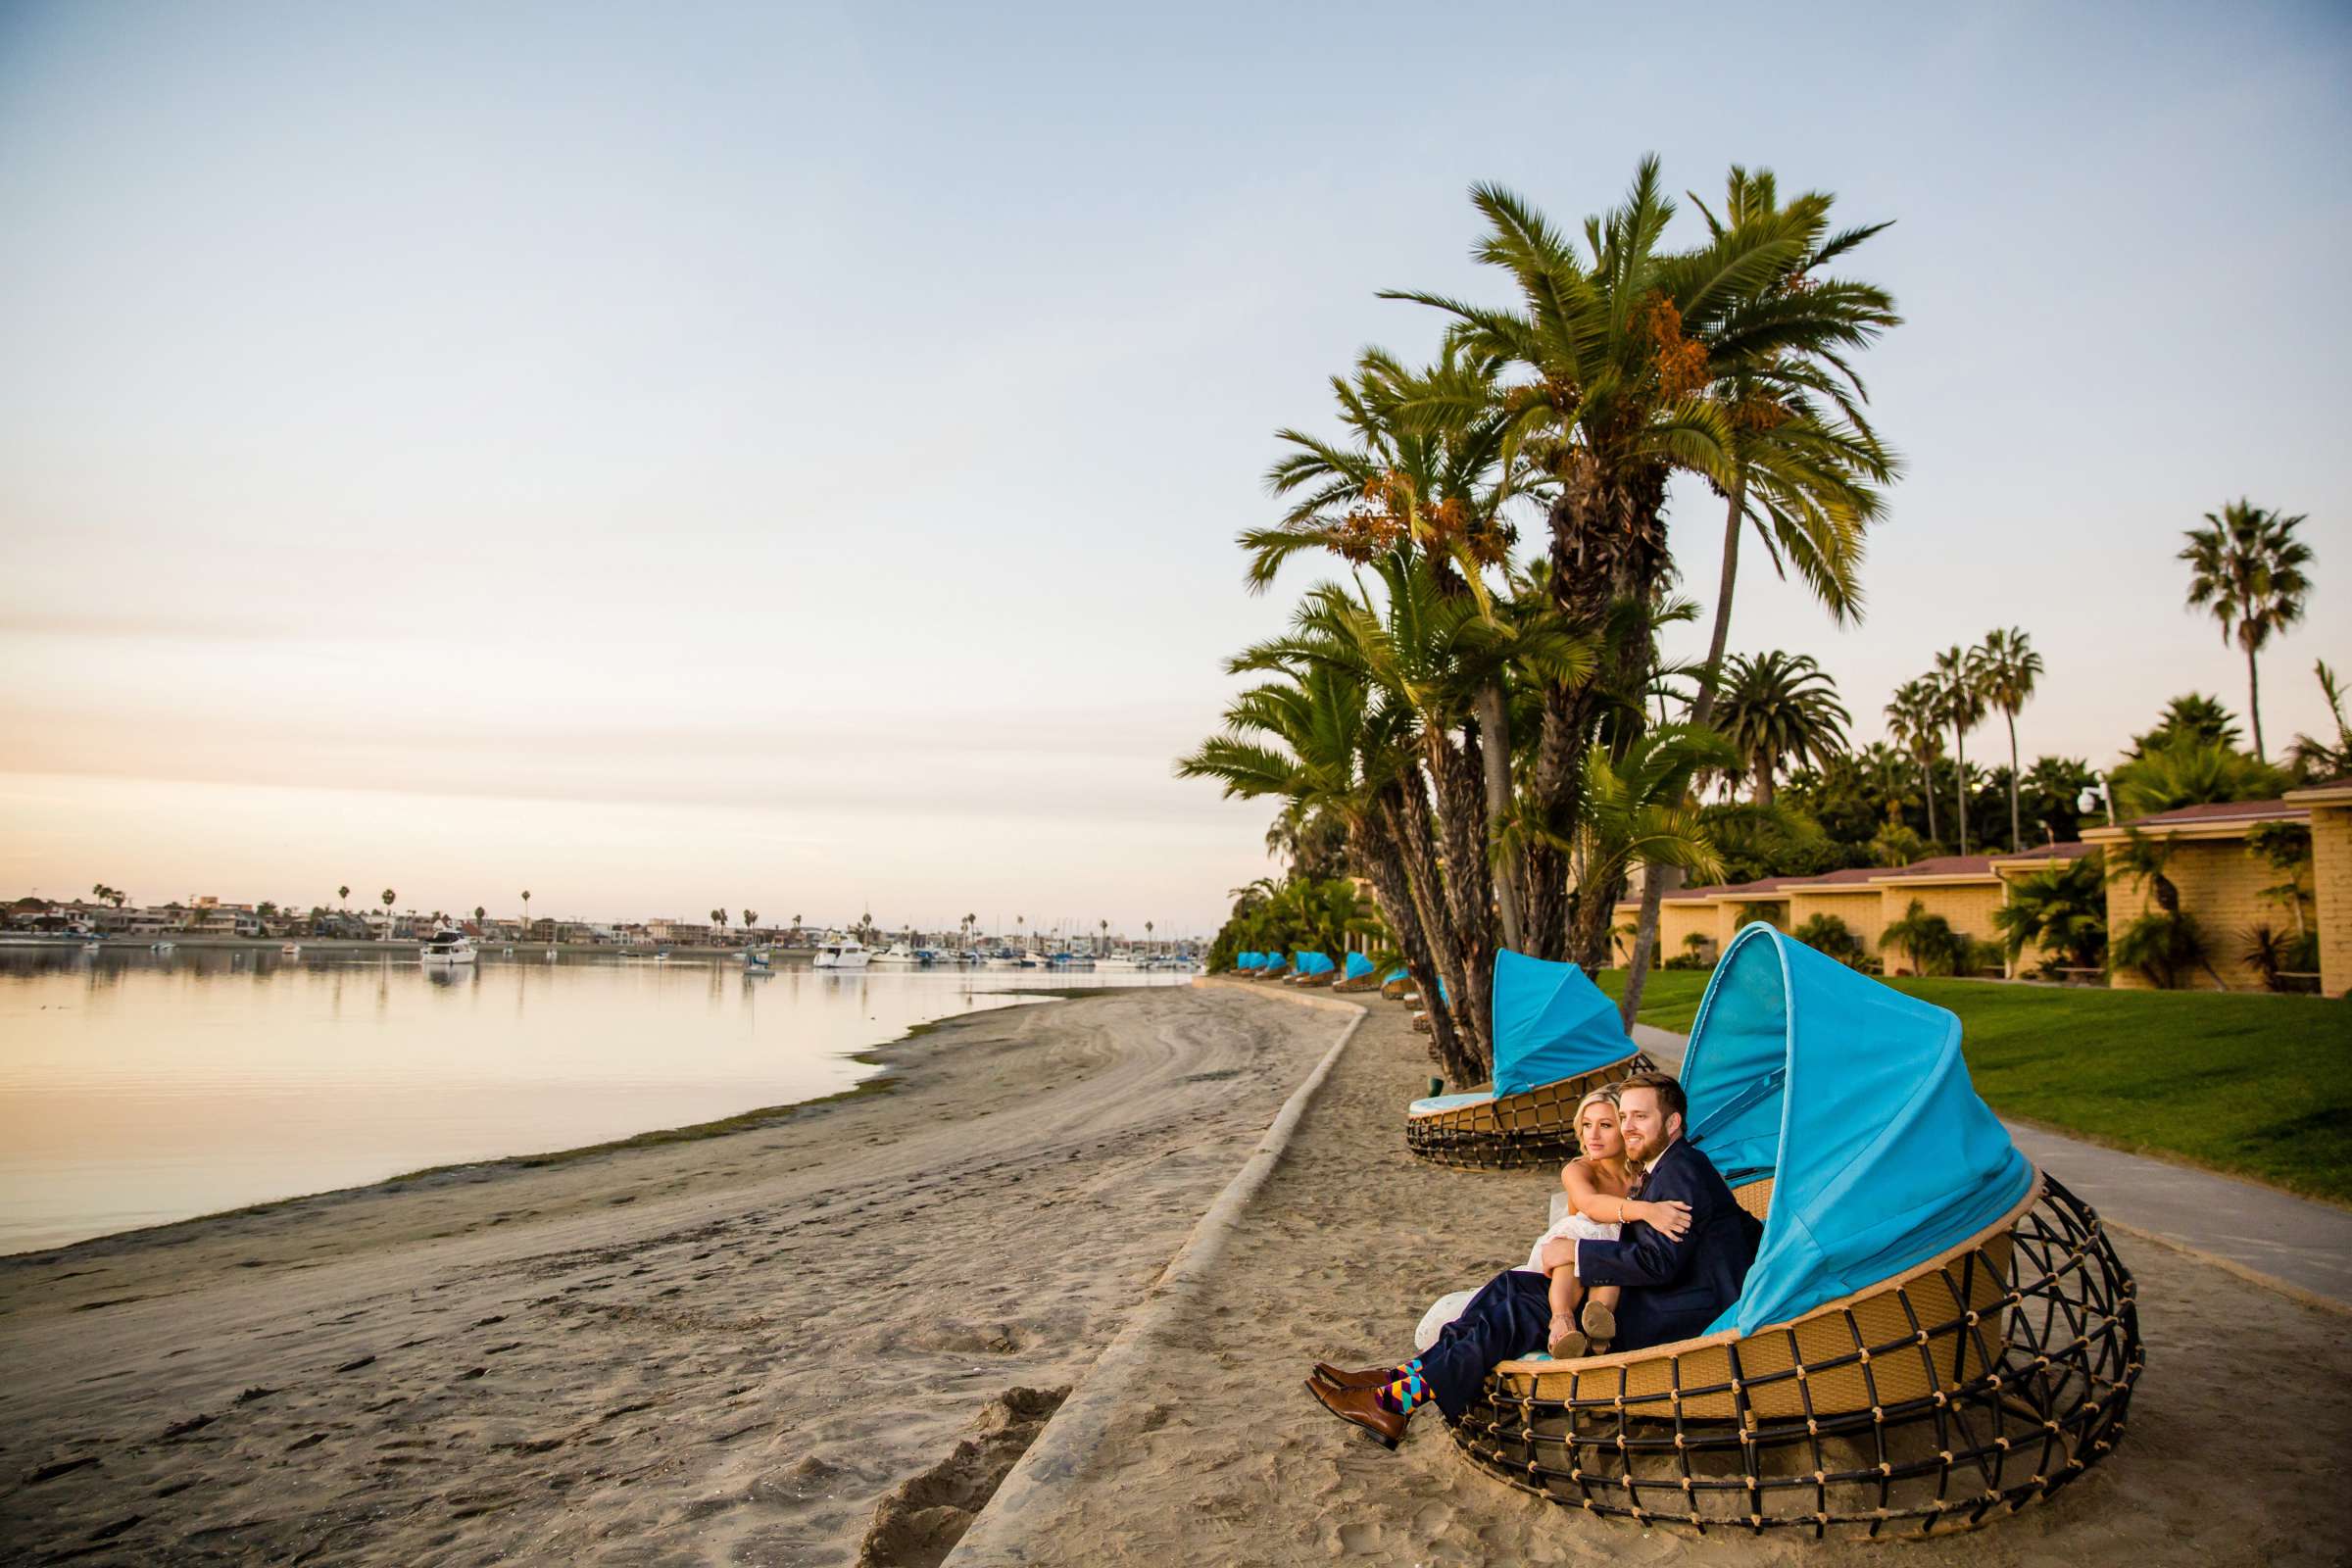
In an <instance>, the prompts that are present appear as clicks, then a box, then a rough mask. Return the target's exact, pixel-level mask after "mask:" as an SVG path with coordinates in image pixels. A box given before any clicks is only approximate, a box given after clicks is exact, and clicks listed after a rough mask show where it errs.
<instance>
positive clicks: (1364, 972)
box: [1331, 953, 1380, 994]
mask: <svg viewBox="0 0 2352 1568" xmlns="http://www.w3.org/2000/svg"><path fill="white" fill-rule="evenodd" d="M1331 989H1332V990H1334V991H1336V992H1346V993H1348V994H1353V993H1355V992H1359V991H1377V990H1379V989H1380V973H1379V971H1378V970H1376V969H1374V968H1373V967H1372V960H1371V959H1370V958H1367V957H1365V956H1363V955H1362V954H1360V953H1350V954H1349V955H1348V961H1347V963H1346V964H1345V965H1344V966H1343V967H1342V969H1341V971H1340V977H1339V979H1338V980H1336V981H1334V982H1333V983H1332V987H1331Z"/></svg>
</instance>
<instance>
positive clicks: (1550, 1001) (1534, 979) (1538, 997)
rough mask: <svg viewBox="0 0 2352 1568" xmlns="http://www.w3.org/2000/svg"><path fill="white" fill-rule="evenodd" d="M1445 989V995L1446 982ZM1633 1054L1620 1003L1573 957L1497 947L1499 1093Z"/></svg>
mask: <svg viewBox="0 0 2352 1568" xmlns="http://www.w3.org/2000/svg"><path fill="white" fill-rule="evenodd" d="M1439 994H1440V995H1441V996H1443V995H1444V994H1445V993H1444V987H1443V986H1442V985H1441V987H1440V988H1439ZM1632 1054H1634V1043H1633V1042H1632V1041H1631V1040H1628V1039H1627V1038H1626V1035H1625V1029H1624V1027H1623V1026H1622V1025H1621V1024H1620V1023H1619V1022H1618V1020H1617V1004H1615V1003H1614V1002H1611V1001H1610V1000H1609V999H1608V998H1607V997H1606V996H1605V995H1603V994H1602V992H1601V989H1600V987H1598V986H1596V985H1594V984H1593V982H1592V981H1591V980H1588V979H1587V978H1585V971H1584V970H1582V969H1579V968H1578V967H1577V966H1576V965H1575V964H1573V963H1553V962H1552V961H1550V960H1549V959H1547V958H1531V957H1529V956H1527V955H1526V954H1524V953H1513V952H1512V951H1511V950H1510V949H1508V948H1499V949H1497V950H1496V951H1495V1096H1496V1098H1497V1099H1499V1098H1500V1097H1502V1096H1504V1095H1516V1094H1523V1093H1525V1092H1526V1091H1528V1090H1530V1089H1533V1088H1535V1087H1536V1086H1537V1085H1539V1084H1548V1083H1556V1082H1558V1081H1559V1080H1560V1079H1562V1078H1573V1077H1575V1076H1576V1075H1577V1074H1579V1073H1586V1072H1591V1071H1592V1070H1593V1068H1595V1067H1605V1066H1607V1065H1608V1064H1609V1063H1610V1062H1612V1061H1623V1060H1624V1059H1625V1058H1626V1057H1628V1056H1630V1055H1632Z"/></svg>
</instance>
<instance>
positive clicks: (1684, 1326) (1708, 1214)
mask: <svg viewBox="0 0 2352 1568" xmlns="http://www.w3.org/2000/svg"><path fill="white" fill-rule="evenodd" d="M1640 1196H1641V1198H1642V1201H1645V1202H1653V1203H1662V1202H1665V1201H1668V1200H1669V1199H1673V1200H1677V1201H1682V1202H1685V1203H1689V1204H1690V1205H1691V1228H1690V1229H1689V1230H1687V1231H1685V1232H1683V1235H1682V1239H1681V1240H1680V1241H1673V1240H1669V1239H1668V1238H1667V1236H1666V1235H1665V1234H1664V1233H1663V1232H1661V1231H1658V1230H1654V1229H1652V1228H1651V1227H1650V1226H1648V1225H1646V1224H1643V1223H1642V1221H1640V1220H1636V1221H1634V1222H1632V1223H1630V1224H1628V1225H1627V1226H1626V1227H1625V1230H1624V1233H1623V1234H1622V1235H1620V1236H1619V1237H1618V1239H1617V1240H1615V1241H1613V1242H1595V1241H1582V1242H1579V1243H1577V1245H1576V1277H1577V1278H1578V1279H1580V1280H1583V1281H1584V1282H1585V1284H1587V1285H1588V1286H1591V1285H1622V1286H1624V1287H1626V1291H1625V1295H1624V1297H1623V1298H1622V1299H1620V1300H1619V1302H1618V1306H1617V1338H1616V1340H1615V1341H1614V1342H1613V1343H1612V1344H1611V1346H1610V1348H1611V1349H1613V1350H1639V1349H1644V1348H1647V1347H1649V1346H1652V1345H1664V1344H1666V1343H1667V1342H1669V1341H1671V1340H1684V1339H1689V1338H1691V1336H1693V1335H1696V1334H1698V1333H1700V1332H1701V1331H1703V1330H1704V1329H1705V1328H1706V1326H1707V1325H1708V1324H1710V1323H1712V1322H1714V1321H1715V1319H1716V1318H1718V1317H1720V1316H1721V1315H1722V1314H1723V1309H1724V1308H1725V1307H1727V1306H1729V1305H1731V1304H1732V1303H1733V1302H1734V1301H1736V1300H1738V1299H1740V1286H1741V1285H1743V1284H1744V1283H1746V1280H1747V1270H1748V1265H1749V1264H1751V1263H1753V1262H1754V1261H1755V1260H1756V1241H1757V1239H1758V1237H1759V1236H1760V1235H1761V1234H1762V1231H1763V1227H1762V1226H1761V1225H1759V1224H1758V1223H1757V1222H1756V1220H1755V1217H1754V1216H1753V1215H1751V1214H1749V1213H1748V1212H1747V1211H1746V1210H1745V1209H1743V1208H1741V1207H1740V1204H1739V1202H1738V1201H1737V1200H1735V1199H1734V1198H1733V1197H1732V1190H1731V1188H1730V1187H1729V1186H1727V1185H1725V1183H1724V1179H1723V1175H1722V1173H1721V1172H1719V1171H1718V1170H1716V1168H1715V1165H1714V1162H1713V1161H1712V1160H1710V1159H1708V1158H1707V1156H1706V1155H1704V1154H1702V1153H1700V1152H1698V1151H1697V1150H1695V1149H1693V1148H1691V1140H1689V1139H1688V1138H1678V1139H1676V1140H1675V1141H1674V1143H1672V1144H1671V1145H1669V1146H1668V1147H1667V1150H1666V1152H1664V1153H1663V1154H1660V1155H1659V1156H1658V1161H1657V1163H1656V1164H1655V1165H1652V1166H1651V1167H1650V1169H1649V1174H1648V1175H1647V1176H1646V1177H1644V1178H1643V1179H1642V1191H1641V1195H1640Z"/></svg>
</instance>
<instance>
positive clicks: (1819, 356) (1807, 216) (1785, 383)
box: [1691, 164, 1901, 724]
mask: <svg viewBox="0 0 2352 1568" xmlns="http://www.w3.org/2000/svg"><path fill="white" fill-rule="evenodd" d="M1834 201H1835V198H1834V197H1833V196H1831V195H1829V194H1827V193H1822V192H1813V193H1808V194H1806V195H1803V196H1800V197H1798V198H1797V199H1796V200H1795V201H1793V202H1791V203H1789V205H1788V206H1787V207H1783V206H1782V205H1781V202H1780V196H1779V185H1778V181H1777V180H1776V179H1775V177H1774V175H1773V172H1772V171H1770V170H1768V169H1760V170H1757V171H1755V172H1753V173H1750V172H1748V171H1746V170H1745V169H1742V168H1740V166H1739V165H1737V164H1735V165H1733V166H1732V171H1731V173H1730V175H1729V176H1728V177H1727V178H1726V180H1725V188H1724V211H1723V217H1722V218H1721V220H1718V219H1717V218H1716V216H1715V214H1714V213H1713V212H1712V211H1710V210H1709V209H1708V208H1707V205H1706V204H1705V203H1704V202H1702V201H1700V200H1699V199H1698V197H1697V196H1695V195H1693V196H1691V205H1692V206H1694V207H1696V208H1697V209H1698V210H1699V212H1700V214H1701V215H1702V216H1703V217H1704V218H1705V219H1706V221H1707V227H1708V230H1709V231H1710V232H1711V233H1713V234H1716V235H1717V236H1721V235H1723V234H1724V233H1725V232H1726V230H1727V229H1728V228H1734V227H1737V226H1739V225H1740V224H1742V223H1749V224H1761V225H1765V226H1766V227H1768V228H1772V229H1778V228H1780V227H1782V226H1783V225H1786V224H1788V223H1789V222H1790V221H1794V222H1796V223H1797V224H1799V225H1802V226H1804V227H1806V228H1808V229H1809V231H1810V236H1811V244H1810V247H1809V249H1808V250H1807V251H1806V252H1805V254H1803V255H1802V256H1801V257H1799V258H1798V259H1796V260H1795V261H1794V262H1793V263H1792V264H1791V265H1790V267H1789V269H1788V270H1785V271H1783V272H1779V273H1776V274H1774V275H1772V276H1769V277H1767V278H1766V279H1764V280H1763V281H1762V283H1761V284H1759V285H1758V287H1757V288H1756V290H1755V293H1756V296H1757V300H1756V303H1757V304H1758V305H1759V306H1761V305H1765V304H1769V303H1782V302H1786V301H1787V300H1788V299H1789V296H1790V295H1792V294H1797V293H1808V294H1809V293H1812V292H1814V291H1817V290H1820V289H1823V288H1832V289H1837V290H1838V291H1839V292H1840V293H1841V294H1842V295H1843V296H1844V298H1845V299H1846V302H1847V308H1848V312H1849V315H1848V319H1846V321H1845V322H1844V323H1843V324H1842V326H1841V328H1840V329H1839V330H1838V332H1836V333H1835V334H1834V335H1831V336H1829V337H1826V338H1825V337H1824V336H1821V335H1813V336H1807V337H1804V338H1801V339H1799V340H1797V341H1795V342H1789V343H1782V344H1776V345H1774V346H1772V347H1770V348H1762V347H1761V345H1760V346H1759V352H1750V353H1740V352H1732V353H1725V352H1724V350H1725V349H1726V348H1727V347H1732V346H1733V345H1725V344H1713V345H1710V346H1709V347H1710V354H1709V358H1710V361H1711V362H1712V363H1715V364H1717V365H1718V366H1719V367H1720V368H1721V369H1722V371H1723V373H1722V375H1721V378H1720V380H1719V381H1718V382H1717V384H1716V386H1715V387H1714V388H1713V389H1712V395H1713V396H1714V397H1715V398H1716V399H1717V400H1718V401H1719V402H1721V403H1722V404H1723V405H1724V410H1725V415H1726V423H1727V425H1728V426H1729V428H1730V431H1731V435H1732V460H1733V470H1732V482H1731V485H1730V487H1729V489H1728V490H1727V491H1724V492H1722V493H1723V494H1724V498H1725V500H1726V502H1727V503H1728V506H1727V508H1726V510H1725V514H1724V525H1723V568H1722V574H1721V577H1720V579H1719V582H1718V585H1717V588H1716V594H1715V629H1714V635H1713V637H1712V639H1711V640H1710V642H1709V644H1708V648H1707V659H1706V662H1705V663H1704V664H1703V665H1702V666H1701V667H1700V671H1699V677H1698V690H1697V695H1696V696H1695V698H1694V699H1693V700H1692V702H1691V722H1692V723H1694V724H1705V723H1708V722H1710V721H1711V720H1712V718H1713V712H1714V705H1715V701H1716V698H1717V694H1718V690H1719V678H1720V676H1721V673H1722V669H1723V661H1724V648H1725V645H1726V643H1727V642H1728V640H1729V638H1730V636H1731V627H1732V598H1733V591H1734V589H1735V588H1736V586H1737V585H1738V582H1739V574H1740V527H1741V524H1742V523H1745V524H1748V525H1750V526H1752V527H1754V528H1755V530H1756V537H1757V540H1758V542H1759V543H1760V544H1761V545H1762V546H1763V548H1764V552H1765V556H1766V558H1767V559H1768V560H1770V561H1771V563H1772V564H1773V567H1774V569H1775V570H1776V571H1780V572H1783V573H1784V574H1786V572H1787V570H1788V569H1789V567H1791V566H1793V567H1794V568H1795V569H1796V573H1797V575H1798V576H1799V577H1800V578H1802V579H1803V580H1804V582H1805V583H1806V585H1807V586H1808V587H1810V588H1811V589H1812V590H1813V593H1814V596H1815V597H1816V598H1818V599H1819V600H1820V601H1821V602H1822V604H1823V606H1824V607H1825V608H1826V609H1828V611H1829V612H1830V614H1831V616H1832V618H1833V619H1835V620H1837V621H1838V622H1839V623H1843V622H1846V621H1848V620H1852V619H1856V618H1858V617H1859V615H1860V613H1861V603H1862V596H1861V588H1860V584H1859V582H1858V580H1857V572H1858V568H1859V567H1860V565H1861V558H1862V544H1863V531H1864V529H1865V528H1866V527H1867V525H1868V524H1869V523H1870V522H1871V521H1872V520H1874V519H1875V518H1876V517H1877V516H1878V515H1879V513H1880V510H1881V498H1880V495H1879V491H1878V486H1879V485H1882V484H1885V483H1887V482H1888V481H1890V480H1892V479H1893V478H1894V477H1895V474H1896V472H1897V470H1898V464H1897V463H1896V461H1895V459H1894V458H1893V456H1892V455H1891V454H1889V453H1888V452H1887V450H1886V449H1885V448H1884V447H1882V446H1881V445H1880V444H1879V441H1878V437H1877V435H1876V433H1875V432H1874V431H1873V430H1872V429H1871V427H1870V422H1869V420H1868V419H1867V418H1865V417H1863V415H1862V412H1861V406H1862V404H1863V403H1865V402H1866V401H1867V400H1868V394H1867V392H1866V391H1865V389H1864V387H1863V385H1862V382H1861V379H1860V378H1859V377H1858V376H1856V375H1855V374H1854V372H1853V369H1852V368H1851V367H1850V366H1849V365H1848V364H1847V363H1846V361H1845V357H1844V356H1845V354H1846V352H1847V351H1849V350H1850V349H1852V348H1854V347H1857V346H1859V345H1860V344H1861V343H1866V342H1868V341H1869V340H1870V339H1872V338H1875V337H1876V336H1877V335H1878V334H1879V333H1880V332H1881V331H1884V330H1885V329H1886V328H1887V327H1890V326H1895V325H1899V324H1900V323H1901V318H1900V317H1898V316H1896V315H1895V314H1894V301H1893V299H1892V297H1891V296H1889V295H1888V294H1887V292H1886V291H1885V290H1884V289H1880V288H1877V287H1874V286H1872V285H1870V284H1864V283H1849V282H1838V281H1834V280H1828V279H1823V278H1821V277H1818V276H1817V275H1816V274H1817V273H1818V271H1819V270H1820V269H1821V268H1822V267H1824V266H1825V265H1827V264H1828V263H1829V262H1831V261H1834V260H1836V259H1837V258H1838V257H1839V256H1842V255H1844V254H1845V253H1846V252H1848V251H1851V250H1853V249H1854V248H1856V247H1857V246H1859V245H1861V244H1862V243H1863V242H1864V241H1865V240H1868V239H1869V238H1871V236H1873V235H1875V234H1878V233H1880V232H1881V231H1883V230H1884V229H1886V228H1887V227H1888V226H1889V225H1887V224H1886V223H1873V224H1870V225H1868V226H1866V227H1863V228H1852V229H1846V230H1843V231H1841V232H1838V233H1834V234H1833V233H1832V232H1831V231H1830V227H1829V212H1830V208H1831V205H1832V204H1833V202H1834ZM1806 303H1807V306H1808V308H1810V307H1811V306H1812V305H1813V304H1814V303H1815V302H1813V301H1810V300H1808V301H1807V302H1806ZM1763 335H1768V333H1766V334H1760V336H1763ZM1825 404H1826V407H1825Z"/></svg>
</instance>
